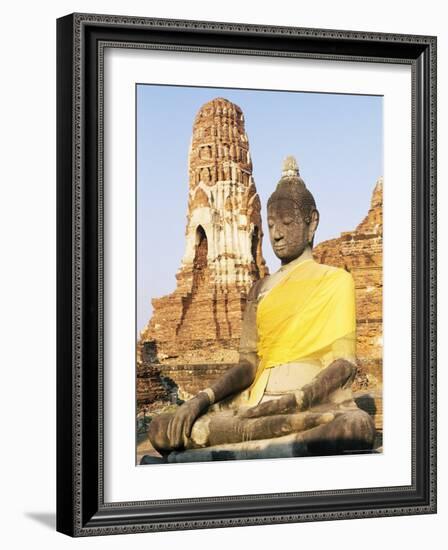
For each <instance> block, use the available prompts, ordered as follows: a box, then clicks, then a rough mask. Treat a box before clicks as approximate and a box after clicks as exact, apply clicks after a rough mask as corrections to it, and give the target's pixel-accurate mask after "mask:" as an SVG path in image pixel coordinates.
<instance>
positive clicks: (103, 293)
mask: <svg viewBox="0 0 448 550" xmlns="http://www.w3.org/2000/svg"><path fill="white" fill-rule="evenodd" d="M57 29H58V38H57V39H58V106H57V109H58V111H57V112H58V167H57V174H58V205H57V206H58V446H57V448H58V461H57V464H58V473H57V475H58V492H57V496H58V513H57V517H58V520H57V528H58V530H59V531H61V532H63V533H66V534H68V535H71V536H89V535H103V534H114V533H134V532H146V531H160V530H172V529H195V528H209V527H224V526H236V525H262V524H266V523H281V522H300V521H314V520H326V519H328V520H329V519H339V518H362V517H372V516H375V517H378V516H387V515H399V514H422V513H434V512H435V511H436V454H435V453H436V441H435V422H436V418H435V406H436V403H435V387H436V386H435V384H436V373H435V368H436V365H435V362H436V342H435V334H436V332H435V331H436V328H435V323H436V321H435V311H436V297H435V296H436V295H435V285H436V281H435V273H436V272H435V261H436V260H435V254H436V234H435V231H436V229H435V227H436V220H435V217H436V207H435V200H436V133H435V128H436V38H434V37H427V36H407V35H398V34H397V35H388V34H373V33H361V32H349V31H335V30H321V29H302V28H292V27H272V26H266V27H260V26H255V25H241V24H230V23H213V22H201V21H177V20H176V21H175V20H163V19H146V18H134V17H122V16H102V15H90V14H74V15H70V16H67V17H64V18H61V19H59V20H58V27H57Z"/></svg>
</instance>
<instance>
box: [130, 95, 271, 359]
mask: <svg viewBox="0 0 448 550" xmlns="http://www.w3.org/2000/svg"><path fill="white" fill-rule="evenodd" d="M188 163H189V166H188V176H189V199H188V212H187V227H186V247H185V254H184V257H183V259H182V263H181V266H180V269H179V270H178V272H177V274H176V279H177V288H176V290H175V291H174V292H173V293H172V294H170V295H168V296H163V297H161V298H155V299H153V300H152V305H153V316H152V318H151V320H150V321H149V323H148V325H147V326H146V327H145V329H144V330H143V331H142V333H141V337H140V346H142V345H143V344H144V342H149V341H151V342H154V344H155V346H156V349H157V358H158V360H159V361H160V362H161V363H162V364H163V363H165V364H170V365H173V364H178V365H188V364H204V363H233V362H236V361H237V360H238V353H237V350H238V343H239V338H240V332H241V318H242V312H243V310H244V307H245V303H246V297H247V293H248V292H249V289H250V288H251V286H252V284H253V282H254V281H255V280H257V279H258V278H260V277H263V276H264V275H265V274H266V271H267V269H266V267H265V262H264V259H263V256H262V250H261V242H262V227H261V215H260V199H259V197H258V194H257V190H256V187H255V182H254V179H253V177H252V161H251V157H250V152H249V142H248V138H247V134H246V131H245V127H244V115H243V113H242V111H241V109H240V107H238V106H237V105H235V104H233V103H231V102H230V101H228V100H226V99H223V98H216V99H214V100H212V101H210V102H208V103H206V104H205V105H203V106H202V107H201V109H200V110H199V112H198V113H197V116H196V118H195V121H194V125H193V136H192V140H191V145H190V152H189V161H188Z"/></svg>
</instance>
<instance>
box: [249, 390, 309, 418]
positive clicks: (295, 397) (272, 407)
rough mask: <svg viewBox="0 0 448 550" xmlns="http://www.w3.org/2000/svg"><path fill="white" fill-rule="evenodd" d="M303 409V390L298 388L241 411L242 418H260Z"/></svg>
mask: <svg viewBox="0 0 448 550" xmlns="http://www.w3.org/2000/svg"><path fill="white" fill-rule="evenodd" d="M302 410H303V392H302V391H300V390H298V391H296V392H293V393H287V394H285V395H282V397H280V398H279V399H272V400H271V401H266V402H265V403H261V404H260V405H257V406H256V407H251V408H250V409H246V410H243V411H241V412H240V413H239V416H240V417H241V418H258V417H260V416H272V415H274V414H288V413H295V412H300V411H302Z"/></svg>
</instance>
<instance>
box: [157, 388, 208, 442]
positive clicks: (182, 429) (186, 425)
mask: <svg viewBox="0 0 448 550" xmlns="http://www.w3.org/2000/svg"><path fill="white" fill-rule="evenodd" d="M209 405H210V400H209V398H208V396H207V394H206V393H199V394H198V395H197V396H196V397H193V399H190V400H189V401H186V402H185V403H183V404H182V405H181V406H180V407H179V408H178V409H177V411H176V412H175V414H174V415H173V417H172V418H171V420H170V421H169V423H168V427H167V437H168V441H169V443H170V446H171V447H172V448H173V449H179V448H181V447H184V446H185V442H186V440H187V439H188V438H189V437H190V434H191V428H192V427H193V424H194V422H195V420H196V419H197V418H198V417H199V416H201V414H203V413H204V412H205V411H206V410H207V408H208V407H209Z"/></svg>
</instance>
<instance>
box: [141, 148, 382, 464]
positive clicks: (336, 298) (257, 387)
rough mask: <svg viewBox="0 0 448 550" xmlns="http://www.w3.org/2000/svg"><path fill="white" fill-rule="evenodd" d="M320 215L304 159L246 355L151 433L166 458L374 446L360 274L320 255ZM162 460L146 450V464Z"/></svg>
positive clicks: (278, 215)
mask: <svg viewBox="0 0 448 550" xmlns="http://www.w3.org/2000/svg"><path fill="white" fill-rule="evenodd" d="M318 223H319V213H318V210H317V207H316V203H315V200H314V198H313V196H312V194H311V192H310V191H309V190H308V189H307V187H306V185H305V183H304V181H303V179H302V178H301V177H300V174H299V169H298V166H297V163H296V160H295V159H294V157H287V158H286V159H285V161H284V165H283V171H282V176H281V179H280V181H279V182H278V184H277V187H276V189H275V191H274V192H273V194H272V195H271V197H270V198H269V201H268V205H267V224H268V228H269V237H270V241H271V245H272V247H273V250H274V253H275V254H276V256H277V257H278V258H279V259H280V261H281V267H280V268H279V270H278V271H277V272H275V273H274V274H272V275H270V276H267V277H265V278H263V279H260V280H258V281H257V282H256V283H255V284H254V285H253V287H252V289H251V291H250V293H249V296H248V301H247V305H246V309H245V313H244V317H243V325H242V334H241V342H240V350H239V362H238V364H236V365H235V366H234V367H232V368H231V369H229V370H228V371H227V372H226V373H225V374H224V375H223V376H222V377H220V378H219V379H218V380H217V381H216V382H214V383H213V384H212V385H211V386H210V387H208V388H205V389H204V390H202V391H200V392H199V393H198V394H197V395H196V396H195V397H193V398H192V399H190V400H189V401H186V402H185V403H183V404H182V405H181V406H180V407H179V408H178V409H177V411H176V412H175V413H171V414H161V415H159V416H157V417H155V418H154V419H153V420H152V422H151V424H150V427H149V431H148V436H149V439H150V441H151V443H152V445H153V446H154V448H155V449H156V450H158V451H159V453H160V454H161V456H162V458H161V459H160V460H162V461H166V462H189V461H201V460H214V459H237V458H246V459H247V458H273V457H286V456H310V455H325V454H341V453H347V452H360V451H369V450H371V449H372V448H373V443H374V439H375V428H374V424H373V420H372V418H371V417H370V416H369V414H368V413H366V412H365V411H363V410H361V409H359V408H358V407H357V405H356V403H355V402H354V400H353V396H352V390H351V385H352V382H353V380H354V377H355V374H356V314H355V288H354V281H353V278H352V276H351V274H350V273H348V272H347V271H345V270H343V269H340V268H335V267H331V266H327V265H323V264H319V263H317V262H316V261H314V259H313V256H312V248H313V241H314V235H315V232H316V229H317V226H318ZM149 462H153V459H151V458H149V457H143V459H142V464H144V463H149Z"/></svg>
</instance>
